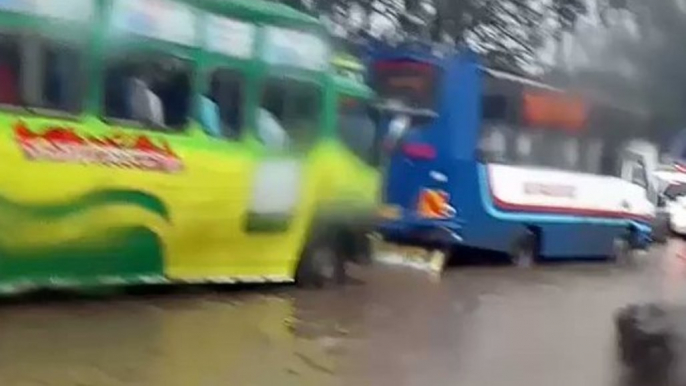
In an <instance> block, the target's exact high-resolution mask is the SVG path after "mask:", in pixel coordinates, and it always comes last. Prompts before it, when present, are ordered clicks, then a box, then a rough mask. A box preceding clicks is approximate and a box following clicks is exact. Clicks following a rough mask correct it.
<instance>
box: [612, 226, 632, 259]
mask: <svg viewBox="0 0 686 386" xmlns="http://www.w3.org/2000/svg"><path fill="white" fill-rule="evenodd" d="M633 257H634V250H633V248H632V246H631V233H627V234H623V235H619V236H617V237H615V238H614V239H613V240H612V255H611V256H610V258H611V259H612V260H613V261H614V262H616V263H618V264H621V265H628V264H631V263H633Z"/></svg>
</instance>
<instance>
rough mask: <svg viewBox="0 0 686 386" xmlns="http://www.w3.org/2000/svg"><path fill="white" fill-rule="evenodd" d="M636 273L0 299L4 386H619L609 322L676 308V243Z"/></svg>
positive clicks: (464, 274)
mask: <svg viewBox="0 0 686 386" xmlns="http://www.w3.org/2000/svg"><path fill="white" fill-rule="evenodd" d="M679 243H680V242H676V241H675V242H673V243H672V244H670V245H669V246H667V247H662V248H658V249H655V250H653V251H652V252H651V253H650V254H649V255H647V256H643V257H641V258H640V259H639V261H638V262H637V264H636V265H635V266H633V267H618V266H615V265H613V264H611V263H571V264H562V265H557V264H556V265H550V266H544V267H537V268H535V269H532V270H517V269H514V268H512V267H507V266H502V267H497V266H467V267H464V266H463V267H458V268H452V269H450V270H448V271H446V272H445V273H444V275H443V276H442V277H441V278H440V279H436V278H431V277H430V276H428V275H426V274H424V273H421V272H418V271H412V270H408V269H404V268H398V267H388V266H377V267H373V268H365V269H363V270H361V271H356V272H354V273H353V276H354V277H355V278H357V279H359V282H357V283H354V284H351V285H349V286H347V287H345V288H341V289H329V290H324V291H304V290H299V289H296V288H293V287H267V288H253V289H240V290H239V289H222V288H192V289H183V290H182V291H175V292H174V293H172V294H156V295H153V294H143V295H134V296H132V295H126V296H123V295H111V296H104V297H102V296H101V297H98V298H96V299H84V298H83V297H81V298H76V299H74V298H68V299H64V298H62V297H58V298H55V297H54V296H52V297H51V298H50V299H49V300H20V301H11V302H4V303H3V304H0V385H8V386H10V385H11V386H15V385H16V386H23V385H27V386H28V385H59V386H70V385H78V386H89V385H97V386H109V385H112V386H115V385H117V386H119V385H127V386H133V385H146V386H205V385H207V386H214V385H231V386H233V385H255V386H261V385H270V386H271V385H275V386H282V385H283V386H285V385H289V386H290V385H293V386H296V385H297V386H309V385H313V386H328V385H332V386H334V385H355V386H367V385H369V386H405V385H407V386H415V385H417V386H424V385H432V386H441V385H446V386H455V385H467V386H470V385H475V386H477V385H478V386H482V385H489V386H499V385H507V386H520V385H521V386H535V385H546V386H547V385H556V386H567V385H569V386H579V385H584V386H595V385H598V386H605V385H617V384H618V381H617V374H618V365H617V364H616V361H615V357H614V354H615V351H614V348H615V347H614V335H613V328H612V327H613V325H612V316H613V313H614V312H615V311H616V309H617V308H618V307H621V306H623V305H625V304H627V303H629V302H633V301H642V300H654V299H668V300H671V301H680V300H681V299H682V298H686V296H685V295H686V291H683V290H682V289H683V287H684V286H683V283H686V260H685V259H684V258H682V257H681V256H680V253H679V251H681V250H682V249H683V250H684V253H685V254H686V246H683V245H681V244H679Z"/></svg>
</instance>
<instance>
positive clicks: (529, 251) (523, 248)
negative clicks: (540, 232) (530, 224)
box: [510, 231, 539, 268]
mask: <svg viewBox="0 0 686 386" xmlns="http://www.w3.org/2000/svg"><path fill="white" fill-rule="evenodd" d="M538 259H539V240H538V236H537V235H536V233H534V232H532V231H527V232H525V233H524V234H522V235H521V236H519V237H518V238H517V239H516V240H515V242H514V244H513V247H512V251H511V252H510V260H511V261H512V264H514V265H515V266H516V267H518V268H530V267H532V266H533V265H534V264H536V262H537V261H538Z"/></svg>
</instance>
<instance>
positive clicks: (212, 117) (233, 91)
mask: <svg viewBox="0 0 686 386" xmlns="http://www.w3.org/2000/svg"><path fill="white" fill-rule="evenodd" d="M209 82H210V84H209V88H208V93H207V94H206V95H205V96H204V100H203V106H201V111H200V115H201V117H200V121H201V122H202V123H203V126H204V127H205V129H206V130H207V131H208V132H210V133H211V134H212V135H216V136H222V137H225V138H231V139H236V138H238V137H239V136H240V134H241V129H242V126H243V106H244V99H243V76H242V75H241V74H240V73H238V72H236V71H233V70H227V69H219V70H216V71H214V72H213V73H212V75H210V79H209ZM206 103H207V104H208V105H207V106H205V105H204V104H206ZM213 106H216V110H215V109H213Z"/></svg>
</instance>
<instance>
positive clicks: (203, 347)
mask: <svg viewBox="0 0 686 386" xmlns="http://www.w3.org/2000/svg"><path fill="white" fill-rule="evenodd" d="M228 299H230V300H228ZM293 316H294V314H293V303H292V300H290V299H288V298H283V297H277V296H265V297H262V296H248V297H245V298H242V299H240V300H239V301H236V299H235V298H234V297H232V296H228V297H226V296H207V295H202V296H201V298H197V297H190V298H185V299H180V298H177V297H173V296H172V297H168V298H165V299H161V300H160V299H158V300H156V302H155V305H152V304H151V303H150V302H147V301H144V300H126V301H124V300H114V301H109V302H105V303H97V302H95V303H91V302H78V301H77V302H66V303H62V302H60V303H56V304H47V305H46V304H41V305H28V306H19V307H9V308H7V309H3V310H1V311H0V325H1V326H2V327H1V328H0V384H3V385H5V384H6V385H149V386H155V385H160V386H162V385H164V386H175V385H178V386H188V385H274V384H278V385H317V386H326V385H332V384H334V381H335V377H334V376H333V374H334V373H335V371H336V367H335V363H334V362H333V361H332V359H331V356H330V355H328V354H327V353H326V352H325V350H323V349H322V348H321V345H320V344H318V343H317V342H315V341H312V340H308V339H301V338H296V337H295V336H294V335H293V334H292V328H291V327H290V324H291V322H289V321H291V320H293Z"/></svg>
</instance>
